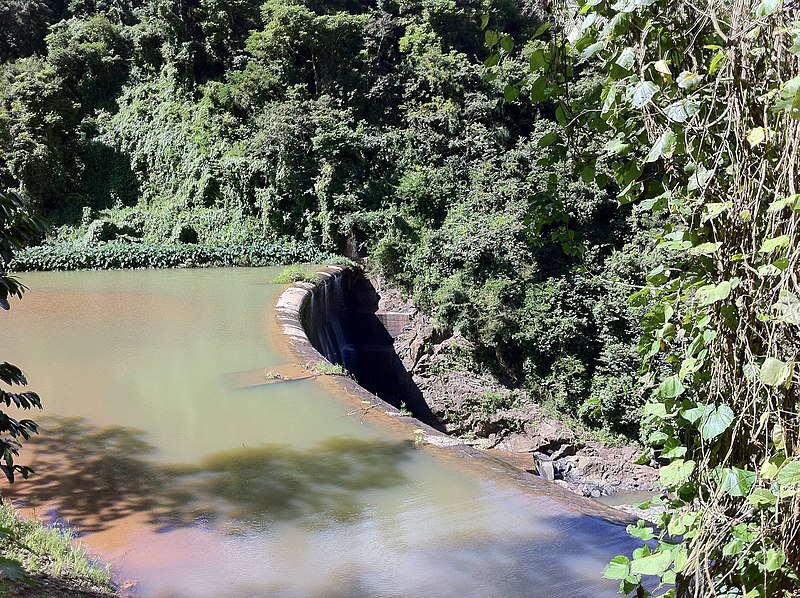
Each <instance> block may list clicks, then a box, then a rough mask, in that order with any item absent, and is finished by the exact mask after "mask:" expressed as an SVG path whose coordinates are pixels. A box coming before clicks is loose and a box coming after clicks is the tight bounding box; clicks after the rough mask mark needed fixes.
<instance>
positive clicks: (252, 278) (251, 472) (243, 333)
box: [0, 268, 633, 598]
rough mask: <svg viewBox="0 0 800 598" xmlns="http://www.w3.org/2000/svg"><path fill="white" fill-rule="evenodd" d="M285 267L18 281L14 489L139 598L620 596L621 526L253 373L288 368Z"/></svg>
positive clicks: (323, 391)
mask: <svg viewBox="0 0 800 598" xmlns="http://www.w3.org/2000/svg"><path fill="white" fill-rule="evenodd" d="M277 272H278V270H277V269H269V268H265V269H207V270H205V269H204V270H171V271H111V272H64V273H57V272H51V273H29V274H24V275H23V276H22V280H23V281H24V282H25V284H27V285H28V286H29V287H30V292H29V293H27V294H26V295H25V298H24V299H23V300H22V301H18V302H15V303H14V304H13V305H12V309H11V311H10V312H6V313H4V314H2V316H0V317H2V322H3V335H2V340H0V350H2V354H1V356H2V359H3V360H7V361H10V362H11V363H15V364H17V365H20V366H21V367H22V368H23V369H24V370H25V372H26V373H27V374H28V378H29V381H30V388H31V389H32V390H36V391H37V392H39V393H40V395H41V397H42V399H43V402H44V405H45V412H44V413H41V414H39V413H37V414H35V419H37V420H38V421H39V422H40V423H41V434H40V436H39V437H38V438H37V439H36V440H33V441H30V442H28V443H26V445H25V448H24V449H23V456H22V458H21V462H23V463H29V464H31V465H33V466H34V468H35V469H36V475H35V476H33V477H32V478H31V479H30V480H27V481H19V482H17V483H16V484H15V485H14V487H13V492H12V491H9V490H8V489H7V488H4V494H5V495H6V496H10V497H11V498H12V499H13V502H14V503H15V504H16V505H18V506H20V507H21V508H23V509H24V512H25V513H27V514H29V515H32V516H36V517H38V518H40V519H42V520H45V521H48V522H57V523H59V524H60V525H66V526H70V527H72V528H73V529H74V530H75V531H76V532H77V533H78V534H79V536H80V541H81V542H82V544H83V545H84V547H85V548H86V549H87V550H88V551H89V552H90V553H91V554H93V555H96V556H97V557H98V558H99V559H101V560H103V561H106V562H108V563H110V565H111V568H112V570H113V572H114V576H115V579H116V580H117V581H118V582H119V583H121V584H124V585H125V586H126V588H128V589H126V590H125V592H126V594H128V595H132V596H148V597H164V598H166V597H170V598H172V597H189V598H195V597H197V598H205V597H209V598H211V597H214V598H219V597H228V596H230V597H234V596H245V597H250V596H252V597H261V596H264V597H266V596H287V597H288V596H292V597H294V596H326V597H327V596H353V597H358V596H387V597H388V596H391V597H394V596H397V597H401V596H411V597H419V596H426V597H434V596H442V597H449V596H454V597H456V596H457V597H468V596H475V597H489V596H538V597H550V596H552V597H565V598H569V597H574V598H584V597H585V598H590V597H591V598H595V597H601V596H614V595H616V592H615V589H616V583H614V582H612V581H609V580H604V579H602V577H601V573H602V570H603V566H604V564H605V563H606V562H607V561H608V559H609V558H610V557H612V556H613V555H615V554H618V553H620V552H628V551H630V550H631V549H632V548H633V545H632V544H631V540H630V539H629V538H628V537H627V536H626V534H625V531H624V526H621V525H619V524H615V523H612V522H609V521H606V520H603V519H602V518H597V517H592V516H589V515H586V514H584V512H582V511H581V510H580V509H577V508H574V507H573V506H572V505H570V503H569V500H561V499H558V498H554V497H552V496H546V495H542V496H537V495H535V494H532V493H530V492H523V491H521V490H519V489H518V488H515V487H513V486H512V485H507V484H504V483H503V482H502V481H498V480H497V479H495V478H493V477H487V476H486V475H484V474H483V473H480V472H479V471H477V470H476V471H475V472H470V471H469V467H467V468H463V467H458V468H454V467H449V466H448V465H447V463H446V461H442V460H440V459H436V458H433V457H432V456H431V455H430V451H428V450H421V449H420V447H418V446H416V445H415V444H414V442H413V440H412V439H402V438H400V439H398V438H390V437H388V436H387V435H386V433H385V432H383V431H381V430H380V429H379V428H377V427H374V426H372V425H370V423H369V422H368V421H365V419H364V418H363V417H360V416H359V414H357V413H353V410H352V409H351V408H349V407H348V406H347V405H346V404H343V403H342V402H341V401H340V400H338V399H337V398H336V397H335V396H333V395H332V393H331V392H330V388H329V385H328V384H325V383H323V382H322V381H320V380H316V379H305V380H298V381H293V382H286V383H281V384H268V385H257V384H248V383H241V376H240V373H241V372H250V374H249V376H250V377H249V378H248V380H250V379H252V372H258V371H259V370H261V369H262V368H263V369H264V371H269V370H270V368H272V369H275V370H278V371H282V370H281V369H280V368H282V367H284V366H285V365H286V363H285V362H286V358H287V353H286V351H285V339H283V338H282V337H281V336H280V334H279V331H278V328H277V327H276V326H275V325H274V324H273V318H274V316H273V314H272V306H273V305H274V303H275V299H276V297H277V295H278V293H279V292H280V290H281V288H282V287H280V286H279V285H273V284H270V282H269V281H270V280H271V279H272V278H273V277H274V276H275V275H276V274H277ZM237 380H239V382H237Z"/></svg>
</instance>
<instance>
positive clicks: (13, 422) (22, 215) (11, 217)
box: [0, 192, 42, 483]
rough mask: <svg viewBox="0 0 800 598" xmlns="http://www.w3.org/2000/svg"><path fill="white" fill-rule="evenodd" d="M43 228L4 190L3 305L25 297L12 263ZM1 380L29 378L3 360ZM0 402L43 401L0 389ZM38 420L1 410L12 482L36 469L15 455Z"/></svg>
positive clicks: (0, 222) (27, 405) (0, 218)
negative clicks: (15, 416)
mask: <svg viewBox="0 0 800 598" xmlns="http://www.w3.org/2000/svg"><path fill="white" fill-rule="evenodd" d="M41 229H42V223H41V222H40V221H39V220H37V219H36V218H34V217H33V216H31V215H30V213H29V212H28V211H27V207H26V205H25V202H24V201H23V199H22V197H20V196H19V195H18V194H16V193H13V192H11V193H0V307H2V308H3V309H4V310H8V309H10V307H11V306H10V303H9V301H8V300H9V298H13V297H16V298H18V299H21V298H22V294H23V293H24V292H25V290H26V288H25V286H24V285H22V283H20V282H19V280H18V279H17V278H15V277H13V276H10V275H9V274H8V266H9V263H10V262H11V261H12V260H13V259H14V255H15V254H16V253H17V252H18V251H19V250H20V248H22V247H24V246H25V245H26V244H28V243H31V242H32V241H34V240H35V239H36V238H37V237H38V235H39V233H40V231H41ZM0 382H2V383H3V384H4V385H6V386H8V387H14V386H25V385H27V384H28V380H27V378H26V377H25V374H23V373H22V371H21V370H20V369H19V368H18V367H16V366H14V365H12V364H10V363H7V362H3V363H0ZM0 403H3V404H5V406H6V407H11V406H12V405H13V407H14V408H16V409H24V410H29V409H32V408H34V407H35V408H37V409H41V408H42V402H41V399H39V395H37V394H36V393H35V392H30V391H25V392H17V391H16V389H14V390H11V389H8V390H7V389H5V388H0ZM36 432H37V426H36V423H35V422H34V421H32V420H30V419H20V420H17V419H14V418H13V417H11V416H9V415H8V414H7V413H6V412H5V411H0V470H2V472H3V474H4V475H5V476H6V478H7V479H8V481H9V482H10V483H13V482H14V477H15V475H16V474H17V473H18V474H20V475H22V477H23V478H27V477H28V475H29V474H30V473H31V472H32V471H33V470H32V469H31V468H30V467H27V466H25V465H19V464H18V463H16V462H15V458H16V457H18V456H19V450H20V448H21V446H22V444H21V443H20V441H19V440H18V439H24V440H27V439H29V438H30V436H31V434H36Z"/></svg>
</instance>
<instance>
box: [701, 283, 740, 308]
mask: <svg viewBox="0 0 800 598" xmlns="http://www.w3.org/2000/svg"><path fill="white" fill-rule="evenodd" d="M732 288H733V284H732V282H731V281H730V280H723V281H722V282H721V283H719V284H716V285H714V284H709V285H706V286H704V287H701V288H699V289H698V290H697V296H698V298H699V299H700V305H711V304H712V303H716V302H717V301H723V300H725V299H727V298H728V296H729V295H730V294H731V289H732Z"/></svg>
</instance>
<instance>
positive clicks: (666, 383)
mask: <svg viewBox="0 0 800 598" xmlns="http://www.w3.org/2000/svg"><path fill="white" fill-rule="evenodd" d="M685 391H686V388H685V387H684V386H683V383H682V382H681V379H680V378H679V377H678V376H669V377H667V378H664V380H663V381H662V382H661V384H660V385H659V386H658V395H659V396H661V397H663V398H665V399H674V398H675V397H678V396H680V395H682V394H683V393H684V392H685Z"/></svg>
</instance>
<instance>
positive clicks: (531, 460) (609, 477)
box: [371, 276, 659, 511]
mask: <svg viewBox="0 0 800 598" xmlns="http://www.w3.org/2000/svg"><path fill="white" fill-rule="evenodd" d="M371 282H372V285H373V286H374V287H375V289H376V291H377V293H378V294H379V295H380V302H379V305H378V309H379V312H382V313H387V314H394V319H395V321H397V320H398V319H399V320H400V321H402V322H403V325H402V327H401V328H400V329H398V330H397V331H396V332H395V334H394V335H393V336H394V348H395V352H396V353H397V355H398V356H399V357H400V359H401V360H402V362H403V366H404V367H405V368H406V370H407V371H408V372H409V373H410V375H411V379H412V381H413V383H414V385H415V386H416V388H418V389H419V391H420V393H421V394H422V397H423V398H424V400H425V403H426V404H427V405H428V407H429V408H430V410H431V411H432V412H433V414H434V415H435V416H436V418H437V419H438V420H439V421H440V422H441V424H442V426H443V428H444V431H446V432H447V434H449V435H451V436H453V437H455V438H458V439H459V440H460V441H462V442H464V443H466V444H469V445H471V446H474V447H475V448H478V449H481V450H485V451H487V452H489V453H490V454H491V455H493V456H494V457H496V458H499V459H501V460H503V461H505V462H507V463H510V464H512V465H514V466H515V467H518V468H521V469H524V470H526V471H531V472H534V473H536V474H538V475H540V476H541V477H543V478H545V479H547V480H550V481H552V482H553V483H555V484H557V485H560V486H563V487H564V488H567V489H568V490H570V491H571V492H574V493H575V494H579V495H581V496H586V497H591V498H601V497H604V496H611V495H616V494H631V495H641V494H642V493H656V492H658V490H659V475H658V470H657V468H655V467H653V466H651V464H638V463H636V461H637V459H638V457H639V455H640V453H641V451H642V449H641V447H640V446H638V445H636V444H635V443H631V442H625V441H624V440H622V439H619V438H617V439H614V440H615V442H611V443H610V442H604V441H603V440H602V439H601V438H598V435H597V434H596V433H595V434H593V433H592V432H590V431H587V430H585V429H581V428H580V427H578V426H574V425H568V424H567V423H565V422H564V421H563V420H561V419H559V418H558V417H557V414H552V413H549V412H548V411H547V410H546V409H545V408H543V407H542V406H540V405H538V404H537V403H535V402H534V401H533V400H532V399H531V397H530V396H529V395H528V393H527V392H526V391H525V390H524V389H522V388H513V389H512V388H508V387H507V386H505V385H503V384H502V383H501V382H500V381H498V380H497V379H496V378H494V377H493V376H491V375H490V374H488V373H486V372H476V371H474V369H471V368H470V367H469V365H470V362H469V359H467V358H466V356H467V355H468V354H469V353H470V351H471V347H470V346H469V343H468V341H466V340H465V339H464V338H463V337H461V336H460V335H458V334H457V333H456V334H452V335H442V334H441V333H438V332H437V331H436V330H435V328H434V326H433V323H432V321H431V319H430V318H429V317H428V316H427V315H426V314H424V313H423V312H421V311H420V310H419V309H418V308H417V307H416V306H415V305H414V304H413V303H412V302H410V301H408V300H404V299H403V298H402V297H401V295H400V293H399V292H398V291H397V290H396V289H394V288H392V287H390V286H387V285H386V284H385V283H384V282H383V281H382V280H381V279H380V278H379V277H374V276H373V277H372V278H371ZM622 508H623V509H624V510H627V511H630V509H629V508H627V507H625V506H624V505H623V506H622Z"/></svg>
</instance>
